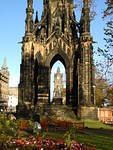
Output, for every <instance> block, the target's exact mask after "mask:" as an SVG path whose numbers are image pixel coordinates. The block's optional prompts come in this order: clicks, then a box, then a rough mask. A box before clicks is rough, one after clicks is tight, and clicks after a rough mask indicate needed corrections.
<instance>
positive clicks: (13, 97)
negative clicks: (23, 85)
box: [8, 87, 18, 112]
mask: <svg viewBox="0 0 113 150" xmlns="http://www.w3.org/2000/svg"><path fill="white" fill-rule="evenodd" d="M17 105H18V87H9V101H8V111H11V112H16V106H17Z"/></svg>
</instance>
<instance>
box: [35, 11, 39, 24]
mask: <svg viewBox="0 0 113 150" xmlns="http://www.w3.org/2000/svg"><path fill="white" fill-rule="evenodd" d="M36 23H39V20H38V11H36V18H35V24H36Z"/></svg>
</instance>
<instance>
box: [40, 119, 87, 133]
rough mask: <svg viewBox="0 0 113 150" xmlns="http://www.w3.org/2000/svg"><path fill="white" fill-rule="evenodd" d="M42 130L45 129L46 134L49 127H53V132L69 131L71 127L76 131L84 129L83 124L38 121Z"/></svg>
mask: <svg viewBox="0 0 113 150" xmlns="http://www.w3.org/2000/svg"><path fill="white" fill-rule="evenodd" d="M40 124H41V127H42V129H45V130H46V132H48V128H49V126H50V125H52V126H53V127H54V131H55V132H57V129H61V130H70V129H71V128H72V127H75V128H76V129H78V130H83V129H84V122H74V123H73V122H68V121H61V120H41V121H40Z"/></svg>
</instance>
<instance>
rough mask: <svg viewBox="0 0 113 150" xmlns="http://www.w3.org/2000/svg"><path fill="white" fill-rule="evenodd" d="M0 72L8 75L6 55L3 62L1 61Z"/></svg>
mask: <svg viewBox="0 0 113 150" xmlns="http://www.w3.org/2000/svg"><path fill="white" fill-rule="evenodd" d="M1 73H2V74H5V75H7V76H9V71H8V67H7V60H6V57H5V58H4V62H3V65H2V68H1Z"/></svg>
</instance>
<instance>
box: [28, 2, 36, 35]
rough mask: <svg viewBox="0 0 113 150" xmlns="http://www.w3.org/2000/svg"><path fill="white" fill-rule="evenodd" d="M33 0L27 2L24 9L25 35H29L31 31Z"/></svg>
mask: <svg viewBox="0 0 113 150" xmlns="http://www.w3.org/2000/svg"><path fill="white" fill-rule="evenodd" d="M33 12H34V10H33V0H27V9H26V35H27V36H28V35H30V34H31V33H32V31H33Z"/></svg>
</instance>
